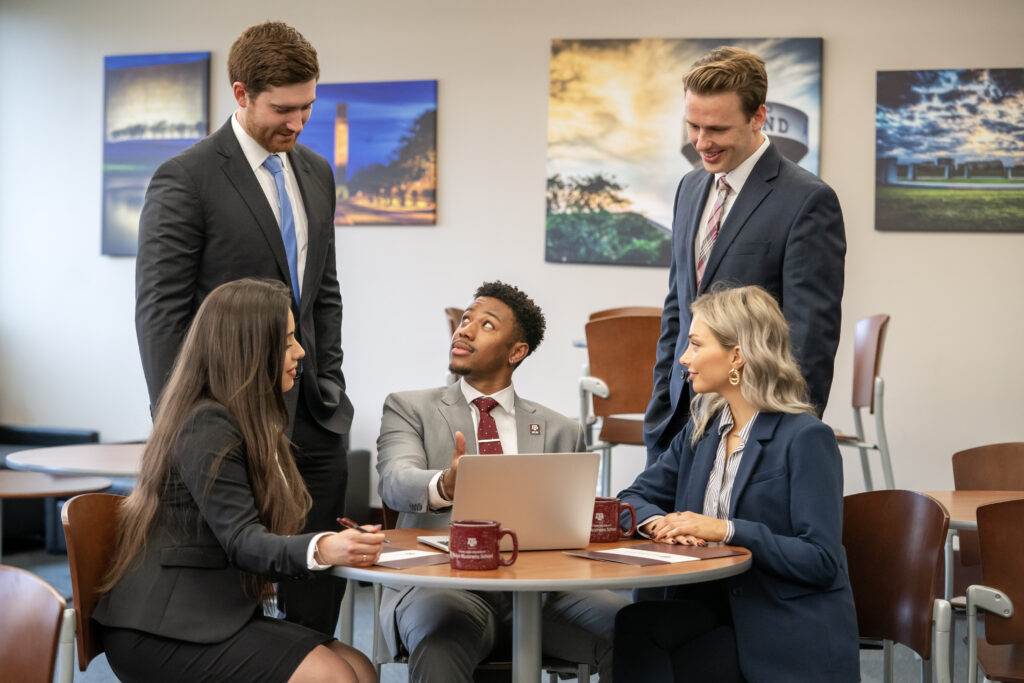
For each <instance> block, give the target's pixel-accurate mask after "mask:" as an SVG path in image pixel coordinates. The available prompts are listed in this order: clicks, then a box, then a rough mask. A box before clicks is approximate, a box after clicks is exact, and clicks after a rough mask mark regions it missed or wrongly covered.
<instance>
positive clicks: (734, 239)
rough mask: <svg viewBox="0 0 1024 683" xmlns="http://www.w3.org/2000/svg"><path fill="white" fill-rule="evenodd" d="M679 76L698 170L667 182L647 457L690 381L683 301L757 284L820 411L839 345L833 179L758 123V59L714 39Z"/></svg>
mask: <svg viewBox="0 0 1024 683" xmlns="http://www.w3.org/2000/svg"><path fill="white" fill-rule="evenodd" d="M683 85H684V87H685V89H686V130H687V134H688V135H689V138H690V142H692V143H693V146H694V148H696V150H697V152H698V153H699V154H700V158H701V162H702V164H703V168H699V169H695V170H693V171H691V172H690V173H688V174H686V175H685V176H684V177H683V179H682V180H681V181H680V183H679V188H678V189H677V190H676V199H675V214H674V218H673V221H672V240H673V244H672V266H671V269H670V271H669V292H668V296H666V297H665V310H664V313H663V314H662V318H661V338H660V339H659V341H658V359H657V364H656V365H655V368H654V393H653V395H652V396H651V402H650V405H648V407H647V414H646V416H645V420H644V441H645V442H646V444H647V448H648V456H647V463H648V465H650V464H652V463H653V462H654V460H656V459H657V457H658V456H659V455H660V454H661V453H662V452H663V451H664V450H665V449H666V448H667V447H668V445H669V443H671V441H672V439H673V438H674V437H675V436H676V435H677V434H678V433H679V432H681V431H682V430H683V427H684V426H685V425H686V420H687V418H688V417H689V413H690V406H689V403H690V391H689V390H688V389H687V387H686V380H685V378H684V375H683V373H681V372H680V368H679V364H678V362H677V361H678V359H679V357H680V356H682V354H683V351H684V350H685V349H686V344H687V338H686V335H687V332H688V330H689V329H690V303H692V302H693V300H694V299H696V298H697V296H698V295H699V294H703V293H704V292H706V291H708V290H709V289H710V287H711V286H712V285H713V284H714V283H716V282H728V283H730V284H732V285H760V286H761V287H763V288H765V289H766V290H768V292H769V293H771V295H772V296H773V297H775V299H776V300H777V301H778V302H779V304H780V305H781V306H782V312H783V314H784V315H785V317H786V320H787V322H788V323H789V326H790V330H791V336H792V342H793V347H794V352H795V355H796V359H797V362H798V363H799V366H800V369H801V372H802V373H803V375H804V378H805V379H806V381H807V385H808V392H809V399H810V402H811V404H812V405H813V406H814V408H815V409H816V410H817V412H818V414H819V415H821V413H822V411H823V410H824V409H825V403H826V402H827V401H828V395H829V390H830V388H831V386H832V373H833V367H834V362H835V354H836V347H837V346H838V345H839V323H840V315H841V304H842V298H843V268H844V262H845V258H846V233H845V230H844V227H843V214H842V210H841V209H840V208H839V200H838V198H837V197H836V193H835V192H834V191H833V190H832V188H830V187H829V186H828V185H826V184H825V182H824V181H822V180H821V179H820V178H818V177H817V176H815V175H813V174H812V173H809V172H808V171H806V170H804V169H802V168H800V167H799V166H797V165H796V164H795V163H793V162H792V161H790V160H788V159H786V158H784V157H783V156H782V155H781V154H780V153H779V151H778V150H777V149H776V147H775V145H773V144H771V142H769V140H768V138H767V136H765V135H764V134H763V133H762V132H761V126H762V125H764V122H765V117H766V113H767V112H766V108H765V98H766V94H767V91H768V77H767V74H766V72H765V65H764V61H763V60H762V59H761V58H760V57H758V56H757V55H754V54H752V53H750V52H747V51H745V50H741V49H739V48H735V47H719V48H716V49H714V50H712V51H711V52H710V53H709V54H707V55H705V56H704V57H702V58H700V59H699V60H697V62H696V63H694V65H693V67H692V68H691V69H690V71H689V72H688V73H687V74H686V75H685V76H684V77H683ZM720 179H722V180H720ZM684 372H685V371H684Z"/></svg>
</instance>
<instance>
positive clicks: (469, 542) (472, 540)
mask: <svg viewBox="0 0 1024 683" xmlns="http://www.w3.org/2000/svg"><path fill="white" fill-rule="evenodd" d="M466 544H467V545H468V546H469V547H470V548H475V547H476V539H475V538H467V539H466Z"/></svg>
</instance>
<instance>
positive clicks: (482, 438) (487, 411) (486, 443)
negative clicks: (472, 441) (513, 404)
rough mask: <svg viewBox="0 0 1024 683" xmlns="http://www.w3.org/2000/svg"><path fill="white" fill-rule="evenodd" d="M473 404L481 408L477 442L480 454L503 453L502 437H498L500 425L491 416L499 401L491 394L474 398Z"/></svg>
mask: <svg viewBox="0 0 1024 683" xmlns="http://www.w3.org/2000/svg"><path fill="white" fill-rule="evenodd" d="M473 405H475V406H476V407H477V408H479V409H480V426H479V427H477V430H476V444H477V448H478V449H479V451H480V455H501V454H502V452H503V451H502V450H501V439H499V438H498V425H497V424H495V422H494V418H493V417H491V410H493V409H494V406H496V405H498V402H497V401H495V400H494V399H493V398H491V397H489V396H481V397H480V398H474V399H473Z"/></svg>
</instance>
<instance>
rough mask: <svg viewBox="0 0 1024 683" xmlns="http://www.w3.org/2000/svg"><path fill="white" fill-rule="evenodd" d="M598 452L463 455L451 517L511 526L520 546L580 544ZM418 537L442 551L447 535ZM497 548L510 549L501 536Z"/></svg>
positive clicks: (585, 539)
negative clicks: (490, 520)
mask: <svg viewBox="0 0 1024 683" xmlns="http://www.w3.org/2000/svg"><path fill="white" fill-rule="evenodd" d="M600 461H601V456H600V455H599V454H598V453H540V454H529V455H528V454H520V455H464V456H462V458H461V459H460V460H459V471H458V481H457V483H456V487H455V502H454V503H453V505H452V519H493V520H495V521H498V522H501V526H502V527H503V528H506V529H512V530H513V531H515V532H516V536H517V537H518V539H519V549H520V550H563V549H568V548H583V547H584V546H586V545H587V544H588V543H589V542H590V524H591V521H592V520H593V516H594V496H595V490H596V488H597V470H598V467H599V465H600ZM419 540H420V541H421V542H422V543H426V544H427V545H432V546H434V547H435V548H440V549H441V550H448V536H447V535H444V536H420V537H419ZM501 547H502V550H511V549H512V541H511V539H509V538H505V539H504V540H503V541H502V545H501Z"/></svg>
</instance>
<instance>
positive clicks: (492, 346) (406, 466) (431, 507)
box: [377, 282, 629, 683]
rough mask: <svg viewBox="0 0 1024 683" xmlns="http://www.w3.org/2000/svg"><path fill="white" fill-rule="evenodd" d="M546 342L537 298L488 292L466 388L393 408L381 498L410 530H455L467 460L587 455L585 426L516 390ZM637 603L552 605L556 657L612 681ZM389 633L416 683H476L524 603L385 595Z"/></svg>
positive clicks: (546, 642)
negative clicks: (454, 511)
mask: <svg viewBox="0 0 1024 683" xmlns="http://www.w3.org/2000/svg"><path fill="white" fill-rule="evenodd" d="M543 336H544V315H543V313H541V311H540V308H539V307H538V306H537V305H536V304H535V303H534V302H533V301H532V300H531V299H530V298H529V297H528V296H526V294H524V293H523V292H521V291H520V290H519V289H517V288H516V287H512V286H510V285H507V284H504V283H502V282H487V283H484V285H483V286H481V287H480V288H479V289H477V291H476V294H475V298H474V301H473V303H472V304H470V306H469V308H467V309H466V312H465V314H464V315H463V318H462V322H461V324H460V325H459V328H458V329H457V330H455V334H454V336H453V337H452V345H451V361H450V362H451V365H450V367H449V369H450V370H451V371H452V372H453V373H455V374H456V375H460V376H461V379H459V381H458V382H455V383H454V384H452V385H451V386H449V387H441V388H437V389H427V390H423V391H405V392H401V393H396V394H391V395H390V396H388V397H387V399H386V400H385V401H384V416H383V418H382V420H381V429H380V437H379V438H378V439H377V457H378V459H377V471H378V472H379V473H380V495H381V498H382V499H383V500H384V502H385V503H386V504H387V506H388V507H389V508H392V509H393V510H397V511H399V512H400V515H399V517H398V526H399V528H411V527H425V528H446V527H447V526H448V522H449V520H450V518H451V501H452V497H453V495H454V494H455V489H456V488H457V487H458V469H459V458H460V457H461V456H462V455H463V454H465V453H466V452H470V453H481V454H497V453H556V452H579V451H583V450H585V446H584V444H583V430H582V429H581V428H580V425H579V424H578V423H576V422H575V421H573V420H570V419H569V418H567V417H564V416H562V415H560V414H558V413H556V412H554V411H553V410H549V409H548V408H545V407H544V406H542V405H539V404H537V403H532V402H530V401H527V400H525V399H523V398H521V397H520V396H519V395H518V394H516V392H515V389H514V388H513V386H512V373H513V372H514V371H515V369H516V368H517V367H518V366H519V364H520V363H522V361H523V359H524V358H526V357H527V356H528V355H530V353H531V352H533V351H534V350H535V349H536V348H537V346H538V345H539V344H540V342H541V339H542V338H543ZM503 493H505V492H499V491H495V495H502V494H503ZM508 494H509V495H515V492H508ZM628 602H629V601H628V600H626V599H625V598H622V597H620V596H618V595H616V594H614V593H611V592H609V591H587V592H579V593H550V594H548V595H547V596H546V597H545V601H544V607H543V634H542V638H543V648H544V653H545V654H547V655H551V656H555V657H560V658H563V659H567V660H570V661H573V662H579V663H586V664H589V665H590V667H591V669H592V670H593V669H596V670H597V671H598V672H599V673H600V675H601V680H602V681H610V680H611V671H612V666H611V664H612V640H613V627H614V624H613V622H614V617H615V613H616V612H618V610H619V609H620V608H622V607H623V606H625V605H626V604H628ZM381 621H382V630H383V635H384V638H385V640H386V641H387V645H388V648H389V649H390V650H391V653H392V654H393V655H397V654H398V653H399V652H400V651H401V650H402V648H403V647H404V649H405V650H406V651H408V653H409V679H410V680H411V681H413V682H414V683H415V682H436V681H446V682H447V681H472V680H473V671H474V669H476V666H477V664H479V663H480V662H481V661H483V660H484V659H485V658H487V657H488V656H489V655H491V653H492V652H497V653H502V652H508V651H509V645H510V644H511V633H512V599H511V595H509V594H507V593H496V592H486V591H481V592H475V591H455V590H443V589H435V588H409V587H405V588H402V587H396V588H392V587H390V586H385V587H384V594H383V598H382V600H381Z"/></svg>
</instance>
